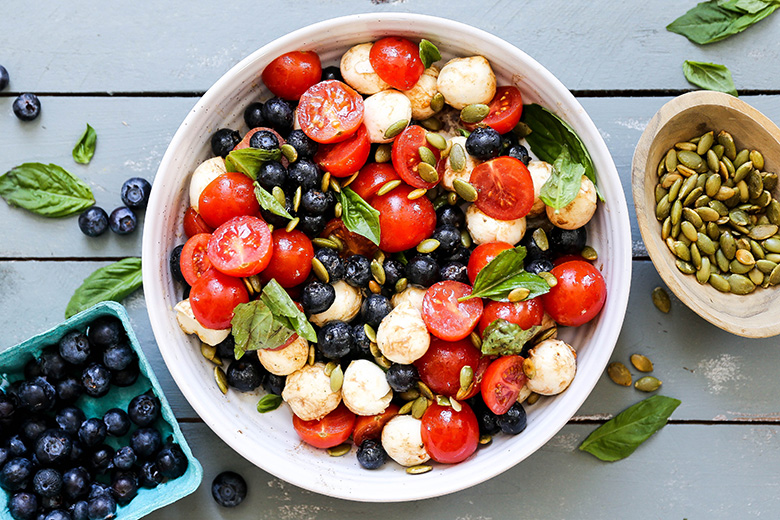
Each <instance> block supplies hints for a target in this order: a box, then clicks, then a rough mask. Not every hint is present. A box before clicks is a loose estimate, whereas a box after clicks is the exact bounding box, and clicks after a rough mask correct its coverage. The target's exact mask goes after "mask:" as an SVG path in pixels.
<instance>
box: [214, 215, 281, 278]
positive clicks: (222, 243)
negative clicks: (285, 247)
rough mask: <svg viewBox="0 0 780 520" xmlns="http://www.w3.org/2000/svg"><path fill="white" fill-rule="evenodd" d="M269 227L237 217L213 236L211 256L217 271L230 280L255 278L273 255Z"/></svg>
mask: <svg viewBox="0 0 780 520" xmlns="http://www.w3.org/2000/svg"><path fill="white" fill-rule="evenodd" d="M273 251H274V250H273V244H272V243H271V232H270V231H269V230H268V224H266V223H265V221H264V220H263V219H261V218H258V217H252V216H250V215H244V216H242V217H234V218H232V219H230V220H228V221H227V222H225V223H224V224H222V225H221V226H219V227H218V228H217V229H216V231H214V234H213V235H211V239H209V245H208V255H209V260H211V264H212V265H213V266H214V268H215V269H217V270H218V271H221V272H223V273H225V274H229V275H230V276H252V275H253V274H257V273H259V272H260V271H262V270H263V269H265V268H266V267H267V266H268V262H270V261H271V255H272V253H273Z"/></svg>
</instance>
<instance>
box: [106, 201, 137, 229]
mask: <svg viewBox="0 0 780 520" xmlns="http://www.w3.org/2000/svg"><path fill="white" fill-rule="evenodd" d="M135 225H136V218H135V213H133V211H132V210H131V209H130V208H128V207H126V206H119V207H118V208H116V209H115V210H114V211H112V212H111V215H109V216H108V227H109V228H111V231H113V232H114V233H116V234H117V235H127V234H129V233H132V232H133V231H135Z"/></svg>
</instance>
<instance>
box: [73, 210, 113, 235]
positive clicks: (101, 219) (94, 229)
mask: <svg viewBox="0 0 780 520" xmlns="http://www.w3.org/2000/svg"><path fill="white" fill-rule="evenodd" d="M79 229H80V230H81V232H82V233H84V234H85V235H87V236H88V237H97V236H100V235H102V234H103V233H105V232H106V231H108V213H106V210H104V209H103V208H101V207H98V206H92V207H91V208H88V209H85V210H84V211H82V212H81V214H80V215H79Z"/></svg>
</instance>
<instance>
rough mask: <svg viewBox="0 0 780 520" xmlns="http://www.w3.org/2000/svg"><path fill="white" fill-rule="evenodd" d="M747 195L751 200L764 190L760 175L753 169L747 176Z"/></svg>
mask: <svg viewBox="0 0 780 520" xmlns="http://www.w3.org/2000/svg"><path fill="white" fill-rule="evenodd" d="M747 187H748V195H749V196H750V199H751V200H754V199H758V197H760V196H761V194H762V193H763V191H764V181H763V180H762V179H761V175H760V174H759V173H758V172H757V171H756V170H753V171H752V172H750V175H748V178H747Z"/></svg>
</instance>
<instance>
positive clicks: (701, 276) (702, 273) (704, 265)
mask: <svg viewBox="0 0 780 520" xmlns="http://www.w3.org/2000/svg"><path fill="white" fill-rule="evenodd" d="M711 273H712V268H711V266H710V259H709V258H708V257H706V256H705V257H702V259H701V266H700V267H699V268H698V270H697V271H696V281H698V282H699V283H700V284H702V285H704V284H705V283H707V282H708V281H709V280H710V274H711Z"/></svg>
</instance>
